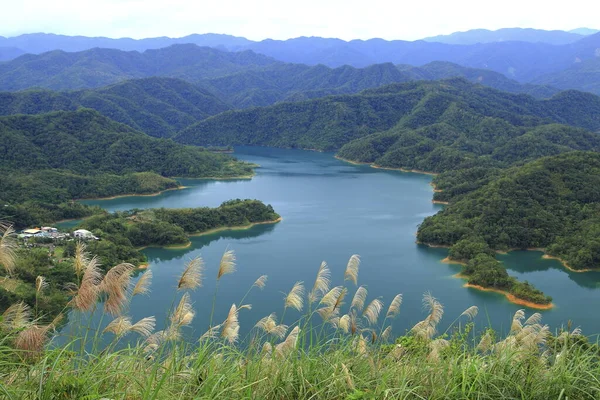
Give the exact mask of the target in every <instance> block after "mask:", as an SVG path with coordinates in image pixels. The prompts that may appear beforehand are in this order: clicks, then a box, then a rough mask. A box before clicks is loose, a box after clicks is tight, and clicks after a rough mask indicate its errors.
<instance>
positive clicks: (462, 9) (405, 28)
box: [0, 0, 600, 40]
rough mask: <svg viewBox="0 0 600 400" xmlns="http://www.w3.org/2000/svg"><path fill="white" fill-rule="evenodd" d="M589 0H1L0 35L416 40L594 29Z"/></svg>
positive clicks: (595, 10)
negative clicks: (483, 32)
mask: <svg viewBox="0 0 600 400" xmlns="http://www.w3.org/2000/svg"><path fill="white" fill-rule="evenodd" d="M594 3H595V2H594V1H592V0H569V1H568V2H556V3H553V4H550V2H549V1H548V0H544V1H541V0H502V1H490V0H488V1H485V0H455V1H448V0H416V1H415V0H361V1H358V0H301V1H299V0H296V1H293V2H292V1H288V0H209V1H207V0H192V1H190V0H168V1H165V0H53V1H47V0H0V35H1V36H17V35H20V34H23V33H35V32H45V33H57V34H64V35H83V36H107V37H112V38H119V37H132V38H136V39H139V38H144V37H157V36H169V37H181V36H185V35H189V34H192V33H225V34H231V35H235V36H243V37H246V38H248V39H252V40H262V39H266V38H272V39H288V38H292V37H298V36H322V37H337V38H341V39H344V40H351V39H370V38H383V39H387V40H394V39H402V40H416V39H421V38H424V37H428V36H435V35H438V34H449V33H452V32H457V31H465V30H469V29H475V28H485V29H492V30H495V29H499V28H512V27H521V28H538V29H560V30H570V29H574V28H578V27H590V28H597V27H598V26H599V25H600V22H598V11H599V10H600V5H594Z"/></svg>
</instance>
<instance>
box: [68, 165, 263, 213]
mask: <svg viewBox="0 0 600 400" xmlns="http://www.w3.org/2000/svg"><path fill="white" fill-rule="evenodd" d="M258 167H260V166H259V165H258V164H256V165H255V166H254V167H253V168H258ZM254 176H256V172H252V173H251V174H248V175H237V176H226V177H219V176H206V177H202V178H189V177H182V176H172V177H170V178H171V179H187V180H198V181H201V180H209V181H229V180H247V179H252V178H254ZM188 188H190V186H183V185H178V186H177V187H172V188H167V189H163V190H159V191H158V192H153V193H127V194H117V195H115V196H107V197H84V198H80V199H73V200H74V201H83V200H114V199H119V198H122V197H136V196H142V197H153V196H158V195H161V194H163V193H165V192H168V191H171V190H183V189H188ZM75 219H79V218H75ZM59 222H61V221H59Z"/></svg>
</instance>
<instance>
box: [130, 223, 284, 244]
mask: <svg viewBox="0 0 600 400" xmlns="http://www.w3.org/2000/svg"><path fill="white" fill-rule="evenodd" d="M281 221H283V218H282V217H279V218H277V219H274V220H271V221H262V222H252V223H251V224H249V225H237V226H222V227H220V228H214V229H209V230H207V231H202V232H196V233H188V234H187V236H188V237H191V236H203V235H210V234H213V233H217V232H222V231H243V230H246V229H250V228H252V227H253V226H256V225H266V224H276V223H278V222H281ZM191 245H192V242H191V241H190V240H188V242H187V243H186V244H167V245H164V246H161V245H157V244H149V245H146V246H142V247H137V248H136V250H138V251H141V250H144V249H148V248H157V249H167V250H181V249H187V248H188V247H190V246H191Z"/></svg>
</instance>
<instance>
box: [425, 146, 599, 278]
mask: <svg viewBox="0 0 600 400" xmlns="http://www.w3.org/2000/svg"><path fill="white" fill-rule="evenodd" d="M440 180H443V176H441V177H440ZM599 232H600V154H599V153H592V152H570V153H567V154H561V155H557V156H553V157H545V158H541V159H539V160H536V161H532V162H531V163H528V164H525V165H523V166H519V167H514V168H510V169H507V170H505V171H502V172H501V173H499V174H498V175H497V176H495V177H493V178H492V179H490V181H489V182H488V183H486V184H484V185H482V186H481V187H480V188H478V189H476V190H474V191H472V192H470V193H467V194H465V195H462V196H458V197H455V198H454V200H453V201H452V202H451V203H450V205H449V206H447V207H445V208H444V210H442V211H441V212H439V213H438V214H436V215H434V216H432V217H428V218H426V219H425V221H423V223H422V224H421V225H420V227H419V231H418V234H417V236H418V239H419V240H420V241H422V242H425V243H431V244H437V245H451V246H452V245H453V246H457V247H456V248H454V247H453V250H452V249H451V253H450V255H451V256H452V257H454V258H456V259H462V260H468V259H472V258H475V257H476V256H477V255H478V254H470V253H469V252H470V251H471V250H467V249H472V248H474V247H476V246H475V245H474V244H473V243H477V242H484V243H485V244H486V245H487V246H488V247H489V248H490V249H493V250H508V249H511V248H518V249H526V248H545V249H546V252H547V253H548V254H550V255H553V256H557V257H560V258H561V259H563V260H564V261H565V262H566V263H568V265H569V266H570V267H571V268H573V269H578V270H583V269H589V268H598V267H599V266H600V240H599V236H598V233H599Z"/></svg>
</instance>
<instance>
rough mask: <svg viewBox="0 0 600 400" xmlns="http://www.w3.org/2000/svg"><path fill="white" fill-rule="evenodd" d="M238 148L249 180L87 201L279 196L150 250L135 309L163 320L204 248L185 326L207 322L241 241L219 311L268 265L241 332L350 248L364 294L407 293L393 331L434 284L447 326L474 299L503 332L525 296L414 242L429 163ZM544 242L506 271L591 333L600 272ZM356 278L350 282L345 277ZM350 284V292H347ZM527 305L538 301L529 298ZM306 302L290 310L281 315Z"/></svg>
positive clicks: (182, 202)
mask: <svg viewBox="0 0 600 400" xmlns="http://www.w3.org/2000/svg"><path fill="white" fill-rule="evenodd" d="M236 156H237V157H238V158H240V159H243V160H246V161H250V162H254V163H257V164H259V165H261V168H259V169H258V170H257V175H256V176H255V177H254V178H253V179H252V180H236V181H204V180H195V181H191V180H186V181H183V182H182V183H183V184H184V185H186V186H189V188H187V189H184V190H180V191H169V192H165V193H164V194H161V195H159V196H154V197H141V196H140V197H123V198H119V199H113V200H103V201H88V202H87V203H88V204H97V205H100V206H101V207H104V208H106V209H108V210H111V211H114V210H128V209H132V208H154V207H170V208H178V207H200V206H210V207H215V206H218V205H219V204H221V202H223V201H225V200H228V199H232V198H255V199H259V200H262V201H263V202H265V203H270V204H272V205H273V207H274V208H275V210H276V211H277V212H278V213H279V214H281V216H282V217H283V221H282V222H280V223H278V224H276V225H260V226H255V227H253V228H251V229H249V230H245V231H227V232H221V233H216V234H212V235H207V236H199V237H193V238H192V246H191V247H189V248H186V249H182V250H166V249H160V248H151V249H147V250H145V253H146V254H147V256H148V258H149V260H150V264H151V268H152V271H153V273H154V281H153V284H152V293H151V294H150V296H148V297H140V296H137V297H136V298H134V300H133V302H132V304H131V309H130V314H131V315H132V316H133V318H134V320H137V319H138V318H141V317H144V316H149V315H155V316H156V318H157V329H162V328H163V327H164V325H165V321H166V320H167V309H168V308H169V307H170V306H171V304H172V303H173V302H174V301H177V300H178V299H179V297H180V294H178V293H176V291H175V285H176V280H177V277H178V275H179V274H180V273H181V271H182V269H183V266H184V264H185V262H186V261H187V260H189V259H190V258H192V257H196V256H198V255H201V256H202V257H203V258H204V260H205V263H206V271H205V280H204V286H203V287H202V288H200V289H198V290H196V291H195V292H193V293H192V299H193V301H194V307H195V310H196V311H197V314H196V318H195V320H194V323H193V326H192V327H191V328H190V329H188V330H187V335H189V336H191V337H198V336H199V335H200V334H201V333H203V332H204V331H205V329H206V327H207V326H208V319H209V315H210V311H211V304H212V297H213V293H214V290H215V279H214V278H215V276H216V273H217V267H218V263H219V259H220V257H221V255H222V254H223V252H224V251H225V250H226V249H227V248H230V249H233V250H235V252H236V254H237V258H238V271H237V272H236V273H235V274H233V275H227V276H225V277H223V278H222V280H221V283H220V286H219V292H218V297H217V305H216V311H215V319H214V320H215V321H216V322H217V323H218V322H220V321H222V320H223V319H225V317H226V314H227V311H228V309H229V307H230V305H231V304H232V303H236V304H239V302H240V300H241V299H242V297H244V295H245V294H246V292H247V291H248V289H249V288H250V287H251V285H252V283H253V282H254V281H255V280H256V279H257V278H258V277H259V276H260V275H262V274H267V275H268V277H269V278H268V283H267V286H266V288H265V289H264V290H263V291H260V290H258V289H256V288H255V289H253V290H252V291H251V293H250V294H249V295H248V297H247V298H246V300H245V303H250V304H252V310H251V311H247V310H243V311H242V312H241V313H240V324H241V333H242V335H244V334H246V333H247V332H248V330H249V329H250V328H251V327H252V326H254V324H255V323H256V321H257V320H258V319H260V318H261V317H263V316H266V315H268V314H269V313H271V312H276V313H277V314H278V315H279V316H280V315H281V314H282V311H283V296H284V294H283V292H287V291H289V289H290V288H291V287H292V286H293V284H294V283H295V282H296V281H304V282H305V283H306V286H308V287H310V286H312V284H313V282H314V278H315V274H316V272H317V269H318V267H319V265H320V263H321V261H323V260H325V261H327V263H328V264H329V265H330V268H331V270H332V283H333V285H342V284H343V283H344V282H343V275H344V269H345V266H346V262H347V260H348V258H349V257H350V256H351V255H352V254H354V253H357V254H360V255H361V258H362V264H361V268H360V274H359V284H360V285H365V286H366V287H367V288H368V291H369V299H368V301H370V299H373V298H375V297H380V298H381V299H382V300H383V301H384V303H385V305H386V307H387V305H388V304H389V302H390V301H391V299H392V298H393V297H394V296H395V295H396V294H397V293H402V294H403V295H404V303H403V305H402V309H401V313H400V316H399V317H398V319H397V320H396V321H394V332H395V334H396V335H397V334H402V333H404V332H405V330H406V329H409V328H410V327H411V326H412V325H413V324H415V323H416V322H418V321H419V320H420V319H422V318H423V317H424V315H425V313H424V311H423V310H422V307H421V298H422V295H423V293H424V292H425V291H431V292H432V293H433V295H434V296H436V297H437V298H438V299H439V300H440V301H441V302H442V303H443V304H444V306H445V315H444V318H443V320H442V325H443V329H445V327H446V326H447V325H448V324H449V323H451V322H452V321H453V320H454V319H455V318H456V317H457V316H458V315H460V313H461V312H462V311H463V310H464V309H466V308H467V307H469V306H471V305H477V306H479V309H480V314H479V316H478V317H477V320H478V328H483V327H485V326H488V325H490V324H491V325H492V326H493V327H495V328H496V329H500V330H502V331H503V332H506V331H507V330H508V329H509V327H510V322H511V316H512V314H513V313H514V312H515V311H516V310H518V309H519V308H522V307H520V306H517V305H514V304H511V303H509V302H508V301H507V300H506V299H505V297H504V296H502V295H499V294H495V293H487V292H480V291H477V290H475V289H466V288H463V283H464V282H463V281H462V280H461V279H457V278H454V277H453V275H454V274H456V273H457V272H458V271H459V269H460V267H459V266H455V265H446V264H443V263H441V262H440V260H441V259H443V258H444V257H445V256H446V250H445V249H431V248H428V247H426V246H420V245H417V244H415V232H416V230H417V226H418V224H419V223H420V222H421V221H422V220H423V218H425V217H426V216H428V215H432V214H435V213H436V212H437V211H439V210H440V209H441V206H438V205H434V204H432V203H431V199H432V194H433V193H432V188H431V186H430V185H429V182H430V180H431V178H430V177H429V176H426V175H418V174H412V173H402V172H396V171H384V170H377V169H373V168H370V167H367V166H355V165H351V164H347V163H344V162H342V161H339V160H336V159H335V158H333V155H332V154H327V153H315V152H308V151H301V150H282V149H273V148H238V149H236ZM541 255H542V254H541V253H539V252H513V253H510V254H509V255H503V256H500V259H501V260H502V261H503V262H504V263H505V265H506V266H507V267H508V268H509V272H510V273H511V275H514V276H516V277H518V278H519V279H522V280H528V281H529V282H531V283H533V284H534V285H535V286H537V287H539V288H540V289H542V290H543V291H544V292H546V293H547V294H550V295H552V296H553V297H554V299H555V303H556V308H555V309H553V310H550V311H542V313H543V316H544V319H543V320H544V322H545V323H548V324H550V326H551V328H552V329H555V328H558V327H560V326H561V324H566V323H567V321H569V320H572V321H573V324H574V326H578V325H579V326H581V327H582V328H583V329H584V333H587V334H592V333H596V332H600V318H598V316H597V313H596V310H595V307H597V306H599V305H600V286H599V282H600V274H599V273H583V274H581V273H580V274H577V273H572V272H569V271H566V270H565V269H563V268H562V267H561V265H560V264H559V263H558V262H557V261H553V260H543V259H542V258H541ZM350 286H352V285H350ZM353 294H354V290H351V291H350V294H349V296H348V298H347V302H348V303H349V302H350V300H351V296H352V295H353ZM526 311H527V313H528V314H529V313H531V312H533V310H526ZM298 316H299V313H298V312H296V311H295V310H288V311H287V313H286V316H285V317H286V322H287V323H292V322H294V321H295V320H296V319H297V317H298Z"/></svg>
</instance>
